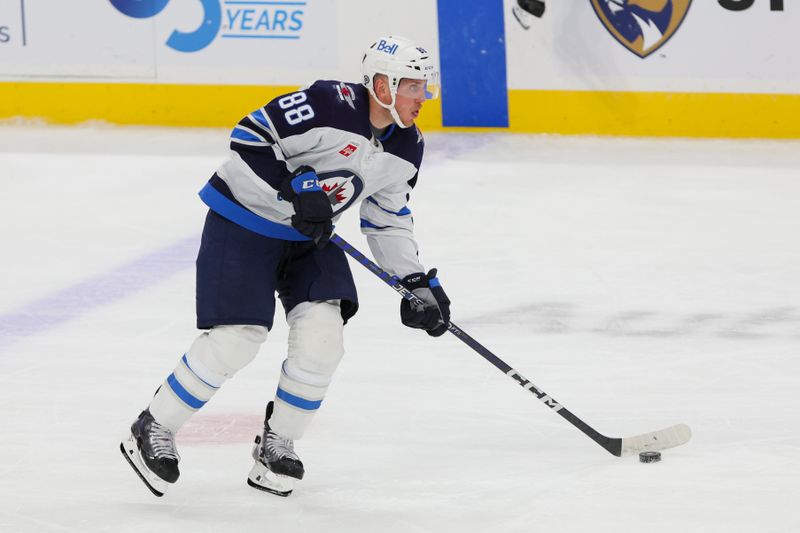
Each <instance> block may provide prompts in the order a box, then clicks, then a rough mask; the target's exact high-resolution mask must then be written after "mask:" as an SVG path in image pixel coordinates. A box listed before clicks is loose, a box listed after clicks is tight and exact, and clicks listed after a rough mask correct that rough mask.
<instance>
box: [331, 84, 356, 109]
mask: <svg viewBox="0 0 800 533" xmlns="http://www.w3.org/2000/svg"><path fill="white" fill-rule="evenodd" d="M335 87H336V94H337V95H338V96H339V100H340V101H341V102H346V103H347V105H349V106H350V107H351V108H352V109H355V108H356V104H355V101H356V95H355V93H354V92H353V89H351V88H350V87H349V86H348V85H347V84H346V83H344V82H342V83H339V85H336V86H335Z"/></svg>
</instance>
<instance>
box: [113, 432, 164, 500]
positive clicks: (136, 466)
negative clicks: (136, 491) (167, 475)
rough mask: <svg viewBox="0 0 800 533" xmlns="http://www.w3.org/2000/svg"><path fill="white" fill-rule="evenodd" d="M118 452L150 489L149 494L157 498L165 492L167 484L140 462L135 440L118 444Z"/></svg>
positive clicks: (140, 458) (140, 456) (130, 439)
mask: <svg viewBox="0 0 800 533" xmlns="http://www.w3.org/2000/svg"><path fill="white" fill-rule="evenodd" d="M119 451H121V452H122V455H123V456H125V460H126V461H128V464H129V465H131V468H133V471H134V472H136V475H138V476H139V479H141V480H142V482H143V483H144V484H145V485H146V486H147V488H148V489H150V492H152V493H153V494H155V495H156V496H158V497H159V498H160V497H162V496H163V495H164V494H165V493H166V492H167V487H168V486H169V483H167V482H166V481H164V480H163V479H161V478H160V477H158V476H157V475H155V474H153V473H152V472H151V471H150V469H149V468H147V466H146V465H145V464H144V461H143V460H142V455H141V453H140V452H139V446H137V444H136V439H135V438H133V436H131V437H130V438H129V439H127V440H124V441H122V442H120V443H119Z"/></svg>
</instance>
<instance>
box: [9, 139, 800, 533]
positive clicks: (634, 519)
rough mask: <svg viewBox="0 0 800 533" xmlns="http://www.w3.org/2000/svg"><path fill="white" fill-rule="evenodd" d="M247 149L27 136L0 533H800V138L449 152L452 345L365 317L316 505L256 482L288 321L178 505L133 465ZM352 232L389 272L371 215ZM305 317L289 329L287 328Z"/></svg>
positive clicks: (320, 440) (310, 475) (315, 462)
mask: <svg viewBox="0 0 800 533" xmlns="http://www.w3.org/2000/svg"><path fill="white" fill-rule="evenodd" d="M227 135H228V131H226V130H180V129H139V128H112V127H103V126H94V127H81V128H57V127H41V126H39V127H37V126H6V127H2V128H0V198H2V200H3V201H2V207H0V243H2V263H0V264H2V267H0V273H2V275H0V315H1V316H0V384H1V386H0V403H1V404H2V405H3V409H2V414H0V420H1V421H2V426H1V429H2V433H0V435H1V436H0V479H2V483H1V484H0V531H3V532H16V531H24V532H51V531H52V532H63V531H80V532H89V533H93V532H101V531H103V532H128V531H136V532H148V533H150V532H162V531H163V532H179V533H180V532H187V533H189V532H191V533H196V532H217V531H225V532H227V531H231V532H234V531H235V532H250V531H252V532H263V531H269V532H280V533H286V532H294V531H302V532H316V531H326V532H331V531H335V532H351V531H376V532H377V531H380V532H398V533H399V532H403V533H406V532H420V531H437V532H439V531H459V532H496V531H503V532H511V531H547V532H573V531H574V532H583V531H594V532H597V531H614V532H628V531H649V532H660V531H664V532H675V531H691V532H700V531H702V532H707V531H712V532H726V533H727V532H756V531H758V532H778V531H780V532H794V531H799V530H800V511H799V510H798V507H797V502H798V501H800V489H798V479H800V428H799V427H798V426H800V400H798V392H797V391H798V382H799V381H800V239H798V236H799V235H800V143H799V142H792V141H787V142H766V141H701V140H636V139H602V138H563V137H557V136H555V137H548V136H522V135H517V136H514V135H502V134H491V135H490V134H429V135H428V136H427V153H426V159H425V162H424V163H423V169H422V173H421V177H420V180H419V184H418V186H417V188H416V192H415V195H414V197H413V198H412V202H411V204H410V207H411V209H412V211H413V212H414V216H415V222H416V225H417V234H418V240H419V242H420V244H421V257H422V260H423V263H424V264H425V265H426V266H428V267H433V266H436V267H438V268H439V269H440V279H441V280H442V282H443V285H444V286H445V288H446V290H447V292H448V294H449V296H450V298H451V299H452V301H453V319H454V321H456V322H457V323H458V325H459V326H460V327H462V328H463V329H464V330H465V331H467V332H468V333H469V334H470V335H472V336H473V337H475V338H476V339H478V340H479V341H480V342H481V343H483V344H485V345H486V346H487V347H488V348H489V349H491V350H492V351H494V352H495V353H496V354H497V355H499V356H500V357H501V358H503V359H504V360H505V361H506V362H507V363H508V364H510V365H511V366H513V367H514V368H516V369H517V370H519V371H520V372H521V373H522V374H524V375H525V376H526V377H527V378H529V379H530V380H531V381H533V382H534V383H535V384H536V385H537V386H538V387H540V388H541V389H543V390H544V391H546V392H547V393H549V394H550V395H551V396H553V397H554V398H555V399H556V400H557V401H559V402H560V403H561V404H563V405H564V406H566V407H567V408H568V409H570V410H571V411H572V412H574V413H575V414H576V415H578V416H579V417H581V418H582V419H584V420H585V421H586V422H588V423H589V424H591V425H592V426H593V427H595V429H597V430H598V431H601V432H602V433H605V434H607V435H610V436H620V437H624V436H631V435H636V434H639V433H644V432H647V431H653V430H656V429H660V428H663V427H666V426H668V425H671V424H676V423H687V424H689V425H690V426H691V428H692V431H693V434H694V435H693V439H692V440H691V441H690V442H689V443H688V444H687V445H685V446H682V447H679V448H675V449H672V450H667V451H665V452H664V453H663V460H662V462H660V463H657V464H641V463H639V462H638V458H637V457H635V456H633V457H626V458H621V459H620V458H616V457H613V456H611V455H609V454H608V453H606V452H605V451H604V450H603V449H602V448H600V447H599V446H597V445H596V444H595V443H593V442H592V441H591V440H589V439H588V438H586V437H585V436H584V435H583V434H582V433H580V432H579V431H578V430H576V429H575V428H574V427H572V426H570V425H569V424H568V423H567V422H566V421H564V420H563V419H561V417H559V416H557V415H555V414H554V413H552V412H550V411H549V409H547V408H546V407H545V406H544V405H542V404H541V403H540V402H539V401H537V400H536V399H535V398H534V397H533V396H531V395H530V394H529V393H527V392H525V391H524V390H522V389H521V388H520V387H518V386H516V385H515V384H514V382H513V381H512V380H510V379H509V378H508V377H507V376H504V375H502V374H501V373H500V372H498V371H497V370H496V369H495V368H494V367H492V366H491V365H489V364H487V363H486V362H485V361H484V360H483V359H481V357H479V356H478V355H477V354H475V353H474V352H472V351H470V350H469V349H468V348H467V347H466V346H464V345H463V344H462V343H461V342H459V341H458V340H457V339H455V338H453V337H452V336H450V335H447V336H444V337H442V338H439V339H431V338H429V337H427V336H426V335H424V334H423V333H421V332H418V331H412V330H409V329H406V328H403V327H402V326H401V325H400V323H399V317H398V312H397V307H398V303H397V297H396V295H395V294H394V293H393V292H392V291H391V290H390V289H389V288H388V287H386V286H384V285H383V284H382V283H380V282H379V281H378V280H377V279H376V278H374V277H373V276H372V275H371V274H370V273H369V272H367V271H365V270H364V269H363V268H362V267H361V266H359V265H357V264H353V267H352V268H353V271H354V274H355V276H356V281H357V283H358V285H359V289H360V297H361V311H360V312H359V314H358V316H357V317H356V318H355V319H354V320H353V321H352V322H351V324H350V325H348V326H347V328H346V331H345V335H346V344H347V355H346V357H345V359H344V361H343V362H342V365H341V367H340V370H339V372H338V373H337V375H336V377H335V379H334V383H333V385H332V387H331V389H330V392H329V394H328V397H327V398H326V400H325V404H324V406H323V408H322V409H321V410H320V412H319V414H318V416H317V419H316V420H315V423H314V424H313V425H312V427H311V429H310V430H309V432H308V434H307V436H306V438H304V439H303V440H302V441H299V442H298V443H297V449H298V451H299V453H300V456H301V457H302V458H303V460H304V462H305V463H306V469H307V472H306V478H305V479H304V480H303V481H302V482H301V483H299V484H298V487H297V488H296V490H295V493H294V494H293V495H292V496H291V497H290V498H288V499H282V498H277V497H273V496H271V495H268V494H264V493H261V492H258V491H255V490H253V489H251V488H250V487H248V486H247V485H246V482H245V481H246V476H247V472H248V470H249V468H250V465H251V458H250V455H249V452H250V445H251V441H252V438H253V437H254V436H255V434H256V432H257V431H258V430H259V428H260V424H261V418H262V413H263V408H264V404H265V402H266V401H267V400H268V399H269V398H270V397H271V396H272V395H273V393H274V390H275V386H276V383H277V377H278V369H279V365H280V363H281V361H282V359H283V357H284V353H285V352H284V350H285V348H284V345H285V340H286V326H285V323H284V322H283V320H282V319H279V320H277V322H276V326H275V328H274V330H273V332H272V333H271V334H270V338H269V340H268V341H267V343H266V344H265V346H264V347H263V349H262V351H261V353H260V355H259V357H258V358H257V359H256V361H255V362H254V363H253V364H252V365H251V366H250V367H248V368H246V369H245V370H243V371H242V372H241V373H240V374H239V375H237V376H236V378H235V379H233V380H232V381H231V382H229V383H228V384H226V386H225V387H224V388H223V389H222V390H221V391H220V393H219V394H218V395H217V396H216V397H215V398H214V399H213V401H212V402H211V403H209V405H208V406H206V407H205V408H204V409H203V411H201V412H200V413H199V414H198V415H196V416H195V417H194V418H193V419H192V420H191V421H190V422H189V424H188V425H187V426H186V427H185V428H184V430H183V431H182V432H181V433H180V434H179V436H178V445H179V450H180V452H181V455H182V462H181V469H182V477H181V479H180V481H179V482H178V484H177V485H175V486H174V487H172V488H171V490H170V492H169V493H168V494H167V495H166V496H165V497H164V498H162V499H156V498H155V497H153V496H152V495H151V494H150V492H149V491H148V490H147V489H146V488H145V487H144V485H142V483H141V482H140V481H139V480H138V479H137V478H136V476H135V475H134V473H133V472H132V471H131V470H130V468H129V467H128V465H127V464H126V463H125V461H124V460H123V458H122V457H121V456H120V453H119V450H118V445H119V441H120V439H121V438H122V437H123V436H124V435H125V433H126V430H127V427H128V426H129V424H130V422H131V421H132V420H133V418H135V416H136V415H137V414H138V412H139V410H141V409H142V408H143V407H144V406H146V405H147V402H148V400H149V397H150V395H151V394H152V393H153V392H154V390H155V388H156V387H157V386H158V385H159V384H160V382H161V381H162V380H163V379H164V378H165V377H166V375H167V374H168V373H169V372H170V371H171V369H172V368H173V367H174V365H175V363H176V361H177V359H178V357H179V356H180V355H181V354H182V353H183V352H184V351H185V350H186V349H187V348H188V346H189V344H190V343H191V341H192V340H193V338H194V336H195V335H196V331H195V329H194V273H193V261H194V254H195V252H196V246H197V243H198V237H199V234H200V231H201V228H202V222H203V214H204V211H205V210H204V207H203V205H202V203H201V202H200V201H199V200H198V198H197V195H196V193H197V191H198V190H199V189H200V187H201V186H202V185H203V183H204V182H205V180H206V179H207V178H208V177H209V176H210V174H211V173H212V172H213V170H214V169H215V168H216V166H217V165H218V164H219V163H220V162H221V161H222V160H223V159H224V157H225V153H226V150H227ZM338 230H339V232H340V233H341V234H342V236H344V237H345V238H346V239H348V240H349V241H350V242H352V243H353V244H355V245H356V246H358V247H360V248H361V249H362V251H365V252H366V251H367V247H366V244H365V242H364V239H363V238H362V237H361V236H360V234H359V232H358V223H357V214H356V213H349V214H348V216H346V217H345V219H344V220H343V221H342V223H340V224H339V227H338ZM279 318H280V317H279Z"/></svg>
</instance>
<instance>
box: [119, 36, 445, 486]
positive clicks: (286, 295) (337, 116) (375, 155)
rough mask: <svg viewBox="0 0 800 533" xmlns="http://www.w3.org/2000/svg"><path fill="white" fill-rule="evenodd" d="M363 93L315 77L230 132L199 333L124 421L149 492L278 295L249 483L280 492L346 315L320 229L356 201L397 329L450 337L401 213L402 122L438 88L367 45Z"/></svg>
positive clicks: (333, 259)
mask: <svg viewBox="0 0 800 533" xmlns="http://www.w3.org/2000/svg"><path fill="white" fill-rule="evenodd" d="M361 68H362V73H363V79H362V84H360V85H359V84H353V83H343V82H339V81H317V82H315V83H313V84H312V85H310V86H309V87H307V88H305V89H303V90H298V91H296V92H293V93H290V94H287V95H285V96H281V97H279V98H276V99H274V100H272V101H271V102H269V103H268V104H267V105H265V106H264V107H262V108H259V109H256V110H255V111H253V112H252V113H250V114H249V115H247V116H246V117H244V118H243V119H242V120H241V121H239V123H238V124H237V125H236V127H234V129H233V132H232V133H231V138H230V148H231V153H230V159H229V160H228V161H226V162H225V163H224V164H223V165H222V166H221V167H220V168H219V169H218V170H217V172H216V173H215V174H214V175H213V176H212V177H211V179H210V180H209V182H208V183H207V184H206V186H205V187H204V188H203V189H202V191H201V192H200V197H201V198H202V200H203V201H204V202H205V203H206V204H207V205H208V206H209V208H210V209H209V212H208V214H207V216H206V221H205V226H204V229H203V235H202V241H201V244H200V250H199V253H198V257H197V287H196V291H197V293H196V301H197V326H198V328H199V329H202V330H205V331H204V332H203V333H202V334H201V335H200V336H199V337H198V338H197V339H196V340H195V341H194V343H193V344H192V345H191V347H190V348H189V351H188V352H186V354H185V355H183V356H182V357H181V358H180V359H179V361H178V363H177V366H176V367H175V370H174V371H173V372H172V373H171V374H170V375H169V376H168V377H167V379H166V380H165V381H164V383H163V384H162V385H161V386H160V387H159V389H158V390H157V392H156V394H155V396H154V397H153V399H152V400H151V402H150V404H149V406H148V408H147V409H145V410H144V411H143V412H142V413H141V414H140V415H139V417H138V418H137V419H136V420H135V421H134V422H133V425H132V426H131V430H130V436H129V437H127V438H126V439H125V440H123V442H122V443H121V445H120V449H121V451H122V453H123V455H124V456H125V457H126V459H127V460H128V462H129V463H130V465H131V466H132V467H133V468H134V470H135V471H136V472H137V473H138V474H139V476H140V477H141V479H142V480H143V481H144V482H145V484H146V485H147V486H148V487H149V488H150V490H151V491H152V492H153V493H154V494H156V495H157V496H162V495H163V494H164V492H165V491H166V489H167V487H168V486H169V485H170V484H172V483H175V481H177V479H178V476H179V471H178V461H179V460H180V458H179V456H178V452H177V450H176V447H175V434H176V433H177V432H178V430H179V429H180V428H181V426H183V424H184V423H185V422H186V421H187V420H188V419H189V418H190V417H191V416H192V415H193V414H194V413H195V412H196V411H197V410H199V409H200V408H201V407H203V405H205V404H206V402H208V401H209V400H210V399H211V397H212V396H213V395H214V393H216V391H217V390H219V388H220V387H221V386H222V385H223V384H224V383H225V382H226V381H227V380H228V379H230V378H232V377H233V376H234V375H235V374H236V372H237V371H239V370H240V369H241V368H243V367H244V366H245V365H247V364H248V363H249V362H250V361H252V360H253V358H254V357H255V356H256V353H257V352H258V350H259V347H260V346H261V344H262V343H263V342H264V341H265V340H266V338H267V333H268V332H269V330H270V328H271V327H272V323H273V315H274V311H275V294H276V293H277V295H278V296H279V298H280V300H281V303H282V304H283V307H284V310H285V312H286V320H287V322H288V324H289V343H288V351H287V357H286V360H285V361H284V362H283V365H282V369H281V373H280V377H279V379H278V389H277V392H276V394H275V397H274V400H273V401H270V402H269V403H268V404H267V408H266V417H265V421H264V429H263V432H262V434H260V435H258V436H257V437H256V443H255V446H254V448H253V459H254V465H253V467H252V469H251V471H250V474H249V476H248V479H247V482H248V484H249V485H251V486H253V487H255V488H257V489H261V490H265V491H268V492H272V493H274V494H278V495H281V496H288V495H289V494H290V493H291V491H292V488H293V485H294V482H295V480H299V479H302V478H303V473H304V468H303V464H302V462H301V461H300V459H299V457H298V456H297V454H296V452H295V451H294V441H295V440H297V439H299V438H301V437H302V436H303V433H304V432H305V431H306V428H307V427H308V425H309V423H310V422H311V420H312V418H313V416H314V414H315V413H316V412H317V410H318V409H319V407H320V405H321V403H322V401H323V399H324V397H325V393H326V391H327V389H328V385H329V384H330V382H331V378H332V376H333V373H334V371H335V370H336V367H337V365H338V363H339V360H340V359H341V357H342V355H343V353H344V348H343V338H342V330H343V327H344V324H345V323H346V322H347V320H348V319H349V318H351V317H352V316H353V315H354V314H355V313H356V310H357V309H358V298H357V296H356V288H355V285H354V283H353V278H352V275H351V273H350V269H349V266H348V263H347V259H346V257H345V255H344V253H343V252H342V250H341V249H339V248H338V247H337V246H335V245H334V244H332V243H330V242H329V238H330V236H331V234H332V230H333V223H334V222H335V221H336V220H337V219H338V217H339V216H340V214H341V213H342V212H343V211H344V210H346V209H348V208H350V207H351V206H353V205H356V203H359V202H360V216H361V228H362V231H363V233H365V234H366V236H367V240H368V243H369V246H370V249H371V251H372V253H373V255H374V256H375V258H376V260H377V262H378V263H379V264H380V265H381V267H382V268H384V269H385V270H386V271H388V272H390V273H392V274H393V275H395V276H398V277H399V278H401V279H403V280H404V283H405V284H406V286H407V287H409V288H410V289H412V290H413V292H414V293H415V294H416V295H417V296H419V297H420V298H421V299H422V300H423V301H424V302H425V305H424V306H420V307H414V306H412V305H410V304H409V303H408V302H407V301H406V300H403V301H402V302H401V308H400V314H401V320H402V322H403V324H405V325H406V326H410V327H412V328H420V329H423V330H425V331H427V332H428V334H430V335H432V336H439V335H442V334H443V333H444V332H445V331H446V330H447V323H448V322H449V317H450V311H449V307H450V301H449V300H448V298H447V296H446V295H445V293H444V290H443V289H442V287H441V285H440V284H439V282H438V280H437V278H436V270H435V269H434V270H431V271H429V272H427V273H425V269H424V268H423V266H422V264H420V261H419V259H418V256H417V243H416V241H415V240H414V234H413V222H412V218H411V211H410V210H409V208H408V207H407V205H406V204H407V202H408V199H409V195H410V193H411V190H412V188H413V187H414V185H415V183H416V181H417V174H418V171H419V167H420V163H421V161H422V155H423V148H424V141H423V138H422V134H421V133H420V132H419V130H418V129H417V127H416V125H415V124H414V121H415V119H416V118H417V117H418V116H419V113H420V111H421V109H422V107H423V105H424V104H425V102H426V101H427V100H428V99H431V98H436V97H437V95H438V92H439V73H438V70H437V68H436V66H435V64H434V62H433V60H432V58H431V56H430V54H429V53H428V52H427V51H425V50H424V49H423V48H421V47H419V46H417V45H415V44H414V43H412V42H410V41H409V40H407V39H404V38H401V37H385V38H381V39H378V40H377V41H376V42H375V43H374V44H372V46H370V47H369V48H368V49H367V50H366V51H365V52H364V54H363V57H362V61H361Z"/></svg>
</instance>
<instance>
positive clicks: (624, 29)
mask: <svg viewBox="0 0 800 533" xmlns="http://www.w3.org/2000/svg"><path fill="white" fill-rule="evenodd" d="M590 1H591V3H592V7H593V8H594V12H595V13H596V14H597V17H598V18H599V19H600V22H602V23H603V26H605V28H606V29H607V30H608V32H609V33H610V34H611V35H613V36H614V38H615V39H616V40H617V41H619V42H620V44H622V45H623V46H624V47H625V48H627V49H628V50H630V51H631V52H633V53H634V54H636V55H637V56H639V57H641V58H645V57H647V56H649V55H650V54H652V53H653V52H655V51H656V50H658V49H659V48H661V47H662V46H663V45H664V44H665V43H666V42H667V41H669V40H670V38H671V37H672V36H673V35H675V32H676V31H678V27H680V25H681V23H682V22H683V19H684V18H685V17H686V13H687V12H688V11H689V5H690V4H691V3H692V0H590Z"/></svg>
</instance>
